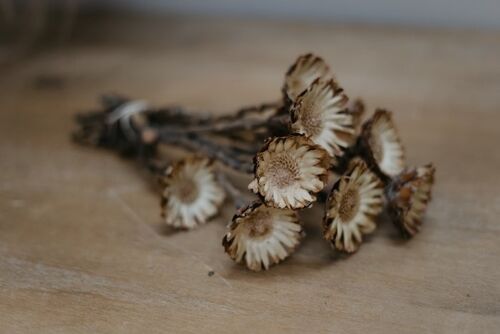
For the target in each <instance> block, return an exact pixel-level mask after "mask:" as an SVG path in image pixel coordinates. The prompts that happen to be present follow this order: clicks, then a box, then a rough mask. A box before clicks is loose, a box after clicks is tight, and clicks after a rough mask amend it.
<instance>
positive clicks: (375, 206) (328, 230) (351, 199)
mask: <svg viewBox="0 0 500 334" xmlns="http://www.w3.org/2000/svg"><path fill="white" fill-rule="evenodd" d="M383 204H384V187H383V185H382V183H381V181H380V180H379V179H378V177H377V176H376V175H375V174H373V173H372V172H371V171H370V170H369V169H368V167H367V166H366V164H365V163H364V162H363V161H361V160H358V161H357V162H356V163H354V164H353V167H352V168H351V170H350V171H349V172H348V173H347V174H346V175H343V176H342V177H341V178H340V179H339V180H338V181H337V183H335V185H334V186H333V189H332V192H331V193H330V196H329V198H328V200H327V202H326V212H325V217H324V220H323V233H324V237H325V239H326V240H329V241H330V242H331V243H332V246H334V247H335V248H336V249H338V250H341V251H346V252H349V253H352V252H354V251H356V250H357V249H358V248H359V246H360V244H361V242H362V241H363V234H369V233H372V232H373V231H374V230H375V228H376V224H375V217H376V216H377V215H378V214H380V212H381V211H382V209H383Z"/></svg>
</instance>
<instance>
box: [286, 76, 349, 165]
mask: <svg viewBox="0 0 500 334" xmlns="http://www.w3.org/2000/svg"><path fill="white" fill-rule="evenodd" d="M347 100H348V98H347V96H346V95H345V94H344V93H343V90H342V88H340V87H339V86H338V85H337V84H336V83H335V81H333V80H329V81H327V82H323V81H320V80H319V79H317V80H315V81H314V82H313V83H312V84H311V85H310V86H309V88H308V89H307V90H306V91H304V92H303V93H302V94H301V95H299V97H298V98H297V100H296V101H295V103H294V104H293V105H292V107H291V109H290V113H291V119H292V124H291V128H292V130H293V131H294V132H297V133H300V134H304V135H305V136H306V137H309V138H311V140H312V141H313V142H314V143H316V144H318V145H319V146H321V147H323V148H324V149H325V150H326V151H327V152H328V153H329V154H330V156H332V157H334V156H340V155H342V153H343V148H346V147H348V146H349V145H351V144H352V143H353V141H354V132H355V130H354V127H353V116H352V115H351V113H349V112H348V110H347V108H346V103H347Z"/></svg>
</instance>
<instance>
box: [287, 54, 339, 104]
mask: <svg viewBox="0 0 500 334" xmlns="http://www.w3.org/2000/svg"><path fill="white" fill-rule="evenodd" d="M329 72H330V69H329V67H328V65H327V64H326V63H325V61H324V60H323V59H321V58H320V57H317V56H315V55H313V54H311V53H308V54H306V55H302V56H300V57H299V58H297V60H296V61H295V63H294V64H293V65H292V66H291V67H290V68H289V69H288V72H287V73H286V76H285V85H284V87H283V90H284V93H285V94H286V96H287V97H288V99H290V100H291V101H295V99H296V98H297V97H298V96H299V95H300V94H301V93H302V92H303V91H305V90H306V89H307V87H309V85H311V83H312V82H313V81H314V80H316V79H318V78H321V79H325V80H328V78H331V76H330V74H329Z"/></svg>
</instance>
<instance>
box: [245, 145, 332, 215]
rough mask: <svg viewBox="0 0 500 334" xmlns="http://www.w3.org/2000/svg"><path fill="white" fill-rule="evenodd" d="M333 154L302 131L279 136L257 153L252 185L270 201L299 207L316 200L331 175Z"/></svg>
mask: <svg viewBox="0 0 500 334" xmlns="http://www.w3.org/2000/svg"><path fill="white" fill-rule="evenodd" d="M328 167H329V156H328V153H326V151H325V150H323V149H322V148H321V147H319V146H317V145H315V144H314V143H313V142H312V141H310V140H309V139H307V138H306V137H304V136H301V135H291V136H287V137H275V138H273V139H271V140H270V141H268V142H267V144H266V145H264V147H263V148H262V150H261V151H260V152H259V153H257V155H256V157H255V179H254V180H253V181H252V182H251V183H250V184H249V185H248V188H249V189H250V190H252V191H253V192H255V193H258V194H260V195H261V196H262V198H263V200H264V201H265V203H266V204H267V205H270V206H274V207H278V208H289V209H299V208H303V207H305V206H307V205H309V204H311V203H312V202H314V201H315V200H316V196H315V194H317V193H318V192H320V191H321V190H322V189H323V187H324V186H325V183H326V181H327V178H328Z"/></svg>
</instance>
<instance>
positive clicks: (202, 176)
mask: <svg viewBox="0 0 500 334" xmlns="http://www.w3.org/2000/svg"><path fill="white" fill-rule="evenodd" d="M161 182H162V184H163V185H164V189H163V194H162V217H163V218H164V219H165V222H166V224H167V225H170V226H173V227H177V228H186V229H191V228H193V227H196V226H197V225H199V224H204V223H206V222H207V220H208V219H209V218H210V217H212V216H214V215H215V214H217V212H218V211H219V208H220V206H221V205H222V203H223V202H224V198H225V193H224V190H223V188H222V187H221V186H219V184H218V183H217V181H216V177H215V173H214V170H213V165H212V161H211V160H210V159H207V158H198V157H190V158H187V159H184V160H181V161H179V162H177V163H176V164H174V165H173V166H171V167H169V168H168V169H167V170H166V171H165V175H164V176H163V177H162V179H161Z"/></svg>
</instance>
